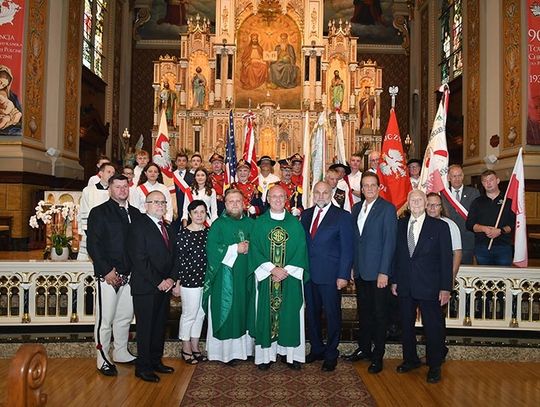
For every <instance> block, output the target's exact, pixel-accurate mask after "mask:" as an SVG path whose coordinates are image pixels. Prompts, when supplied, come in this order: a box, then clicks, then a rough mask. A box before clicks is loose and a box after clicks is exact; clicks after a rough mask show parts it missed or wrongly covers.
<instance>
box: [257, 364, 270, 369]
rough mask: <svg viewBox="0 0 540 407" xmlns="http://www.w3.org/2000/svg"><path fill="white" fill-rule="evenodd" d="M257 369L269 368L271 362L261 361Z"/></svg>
mask: <svg viewBox="0 0 540 407" xmlns="http://www.w3.org/2000/svg"><path fill="white" fill-rule="evenodd" d="M257 369H259V370H268V369H270V363H261V364H260V365H257Z"/></svg>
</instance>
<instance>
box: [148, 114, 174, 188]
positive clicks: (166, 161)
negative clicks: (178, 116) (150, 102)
mask: <svg viewBox="0 0 540 407" xmlns="http://www.w3.org/2000/svg"><path fill="white" fill-rule="evenodd" d="M158 134H159V136H158V138H157V140H156V145H155V146H154V154H152V161H153V162H154V163H156V164H157V165H158V167H159V168H160V169H161V172H162V173H163V175H164V176H166V177H168V178H172V176H173V169H172V163H171V155H170V146H169V128H168V127H167V118H166V116H165V109H163V110H162V111H161V120H160V121H159V130H158Z"/></svg>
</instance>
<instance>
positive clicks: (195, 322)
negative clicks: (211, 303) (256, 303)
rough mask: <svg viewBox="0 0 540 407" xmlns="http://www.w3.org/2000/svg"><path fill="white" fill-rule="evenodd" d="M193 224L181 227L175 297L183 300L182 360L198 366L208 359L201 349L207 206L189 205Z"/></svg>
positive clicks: (174, 289) (178, 241) (177, 242)
mask: <svg viewBox="0 0 540 407" xmlns="http://www.w3.org/2000/svg"><path fill="white" fill-rule="evenodd" d="M187 211H188V216H189V217H190V219H191V223H190V224H189V225H188V226H187V227H184V228H180V230H179V231H178V235H177V237H176V257H177V262H176V264H177V267H178V279H177V281H176V285H175V287H174V288H173V295H174V296H176V297H178V296H180V297H181V299H182V315H181V316H180V324H179V329H178V338H179V339H180V340H181V341H182V359H184V361H185V362H186V363H187V364H189V365H194V364H197V363H198V362H202V361H204V360H206V357H205V356H203V354H202V353H201V351H200V349H199V338H200V337H201V330H202V325H203V321H204V311H203V309H202V293H203V286H204V275H205V272H206V265H207V258H206V238H207V236H208V230H207V228H206V226H205V223H206V212H207V206H206V204H205V203H204V202H203V201H201V200H199V199H195V200H193V201H192V202H191V203H190V204H189V205H188V206H187Z"/></svg>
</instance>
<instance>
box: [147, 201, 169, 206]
mask: <svg viewBox="0 0 540 407" xmlns="http://www.w3.org/2000/svg"><path fill="white" fill-rule="evenodd" d="M146 203H151V204H154V205H158V206H167V201H146Z"/></svg>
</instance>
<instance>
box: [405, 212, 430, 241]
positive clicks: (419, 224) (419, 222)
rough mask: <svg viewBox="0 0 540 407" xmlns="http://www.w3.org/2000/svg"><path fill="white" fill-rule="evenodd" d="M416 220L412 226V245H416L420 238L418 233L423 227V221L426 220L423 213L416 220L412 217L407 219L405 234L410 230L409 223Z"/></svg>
mask: <svg viewBox="0 0 540 407" xmlns="http://www.w3.org/2000/svg"><path fill="white" fill-rule="evenodd" d="M414 219H416V222H415V223H414V224H413V235H414V245H415V246H416V245H417V244H418V238H419V237H420V232H421V231H422V226H423V225H424V220H425V219H426V213H425V212H424V213H423V214H422V215H420V216H419V217H418V218H415V217H414V216H413V215H411V217H410V218H409V224H408V225H407V234H408V233H409V229H410V228H411V221H412V220H414Z"/></svg>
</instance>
